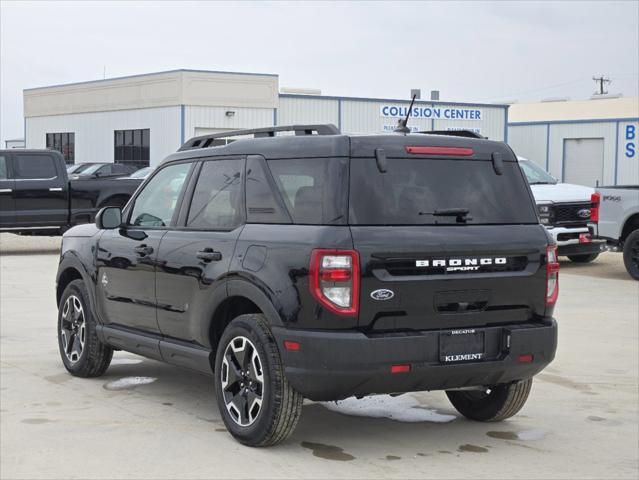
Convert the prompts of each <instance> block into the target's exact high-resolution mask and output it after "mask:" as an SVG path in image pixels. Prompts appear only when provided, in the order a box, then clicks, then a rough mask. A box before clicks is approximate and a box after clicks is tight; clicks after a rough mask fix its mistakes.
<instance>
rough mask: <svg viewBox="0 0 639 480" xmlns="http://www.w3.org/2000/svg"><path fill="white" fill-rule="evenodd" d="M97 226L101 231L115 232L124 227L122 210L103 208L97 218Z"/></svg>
mask: <svg viewBox="0 0 639 480" xmlns="http://www.w3.org/2000/svg"><path fill="white" fill-rule="evenodd" d="M95 225H96V227H98V228H99V229H100V230H113V229H114V228H118V227H120V226H121V225H122V210H120V209H119V208H118V207H104V208H101V209H100V211H99V212H98V214H97V215H96V216H95Z"/></svg>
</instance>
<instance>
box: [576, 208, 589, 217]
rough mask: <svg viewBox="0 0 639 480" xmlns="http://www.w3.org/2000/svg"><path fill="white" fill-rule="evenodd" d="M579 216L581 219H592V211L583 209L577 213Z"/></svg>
mask: <svg viewBox="0 0 639 480" xmlns="http://www.w3.org/2000/svg"><path fill="white" fill-rule="evenodd" d="M577 216H579V218H590V209H589V208H582V209H581V210H579V211H578V212H577Z"/></svg>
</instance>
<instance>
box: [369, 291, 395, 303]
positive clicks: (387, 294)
mask: <svg viewBox="0 0 639 480" xmlns="http://www.w3.org/2000/svg"><path fill="white" fill-rule="evenodd" d="M394 296H395V292H393V291H392V290H388V289H386V288H380V289H379V290H374V291H372V292H371V298H372V299H373V300H390V299H391V298H393V297H394Z"/></svg>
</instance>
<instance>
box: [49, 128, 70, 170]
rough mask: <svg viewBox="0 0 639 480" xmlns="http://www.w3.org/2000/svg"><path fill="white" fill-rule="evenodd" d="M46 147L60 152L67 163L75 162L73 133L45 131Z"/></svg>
mask: <svg viewBox="0 0 639 480" xmlns="http://www.w3.org/2000/svg"><path fill="white" fill-rule="evenodd" d="M47 148H49V149H51V150H57V151H58V152H60V153H61V154H62V156H63V157H64V161H65V162H66V163H67V164H73V163H75V133H73V132H66V133H47Z"/></svg>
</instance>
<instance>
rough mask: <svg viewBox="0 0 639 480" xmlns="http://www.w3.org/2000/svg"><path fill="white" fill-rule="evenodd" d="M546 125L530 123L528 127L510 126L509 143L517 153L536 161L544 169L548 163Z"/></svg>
mask: <svg viewBox="0 0 639 480" xmlns="http://www.w3.org/2000/svg"><path fill="white" fill-rule="evenodd" d="M547 129H548V127H547V126H546V125H530V126H528V127H509V128H508V144H509V145H510V146H511V147H512V149H513V150H514V151H515V153H516V154H517V155H519V156H520V157H525V158H527V159H528V160H531V161H533V162H535V163H536V164H537V165H539V166H540V167H541V168H543V169H546V170H547V169H548V165H546V135H547Z"/></svg>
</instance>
